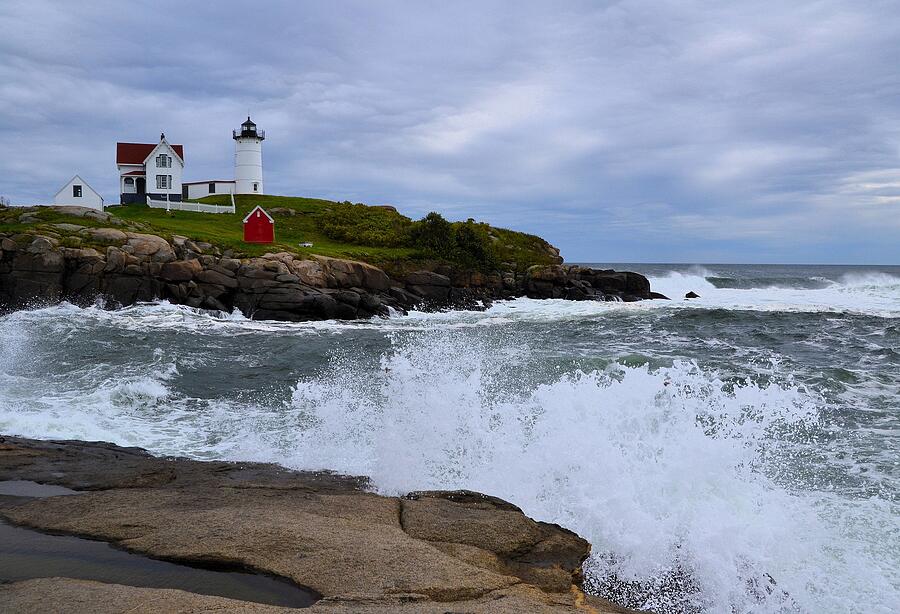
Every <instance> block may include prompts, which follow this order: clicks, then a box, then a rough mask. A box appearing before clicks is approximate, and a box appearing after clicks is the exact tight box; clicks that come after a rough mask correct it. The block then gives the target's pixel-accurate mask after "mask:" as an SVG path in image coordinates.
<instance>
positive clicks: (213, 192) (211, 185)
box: [209, 181, 216, 194]
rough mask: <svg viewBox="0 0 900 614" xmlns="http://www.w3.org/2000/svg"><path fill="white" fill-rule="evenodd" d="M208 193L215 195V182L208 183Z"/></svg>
mask: <svg viewBox="0 0 900 614" xmlns="http://www.w3.org/2000/svg"><path fill="white" fill-rule="evenodd" d="M209 193H210V194H215V193H216V184H215V182H213V181H210V182H209Z"/></svg>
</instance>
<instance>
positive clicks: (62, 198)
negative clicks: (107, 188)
mask: <svg viewBox="0 0 900 614" xmlns="http://www.w3.org/2000/svg"><path fill="white" fill-rule="evenodd" d="M53 202H54V204H57V205H77V206H79V207H90V208H91V209H97V210H99V211H103V197H102V196H100V194H99V193H97V190H95V189H94V188H92V187H91V186H89V185H88V182H87V181H85V180H84V179H82V178H81V177H79V176H78V175H75V176H74V177H72V178H71V179H69V181H68V182H67V183H66V184H65V185H64V186H63V187H61V188H60V189H59V192H57V193H56V195H55V196H54V197H53Z"/></svg>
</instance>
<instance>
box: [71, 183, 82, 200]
mask: <svg viewBox="0 0 900 614" xmlns="http://www.w3.org/2000/svg"><path fill="white" fill-rule="evenodd" d="M72 196H73V197H74V198H81V186H80V185H73V186H72Z"/></svg>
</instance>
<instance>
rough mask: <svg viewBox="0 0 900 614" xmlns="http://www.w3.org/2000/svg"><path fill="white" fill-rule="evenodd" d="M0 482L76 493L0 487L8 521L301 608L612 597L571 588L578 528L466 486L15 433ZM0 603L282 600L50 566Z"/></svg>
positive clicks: (536, 607)
mask: <svg viewBox="0 0 900 614" xmlns="http://www.w3.org/2000/svg"><path fill="white" fill-rule="evenodd" d="M0 480H32V481H35V482H40V483H47V484H55V485H60V486H66V487H68V488H73V489H76V490H79V491H82V492H81V494H79V495H78V496H50V497H47V498H43V499H28V498H22V497H11V498H4V499H0V516H2V517H3V518H5V519H6V520H7V521H9V522H11V523H14V524H17V525H20V526H24V527H31V528H36V529H40V530H43V531H52V532H60V533H64V534H73V535H80V536H85V537H90V538H93V539H100V540H103V541H107V542H111V543H113V544H115V545H117V546H119V547H122V548H125V549H127V550H129V551H132V552H137V553H142V554H146V555H149V556H152V557H155V558H160V559H163V560H169V561H174V562H183V563H191V564H200V565H206V566H215V565H227V566H229V567H231V568H242V569H247V570H253V571H257V572H263V573H268V574H272V575H276V576H279V577H283V578H287V579H289V580H291V581H293V582H295V583H296V584H298V585H300V586H305V587H309V588H310V589H312V590H314V591H316V592H317V593H318V594H320V595H322V599H321V600H320V601H318V602H317V603H316V604H315V605H314V606H312V607H311V608H310V609H309V610H308V611H312V612H569V611H571V612H575V611H586V612H626V611H627V610H623V609H620V608H617V607H616V606H614V605H612V604H609V603H607V602H605V601H603V600H599V599H596V598H593V597H587V596H585V595H584V594H583V593H582V592H581V590H580V582H581V563H582V561H583V560H584V559H585V557H587V555H588V553H589V550H590V546H589V544H588V543H587V542H585V541H584V540H583V539H581V538H579V537H578V536H577V535H575V534H574V533H571V532H570V531H567V530H565V529H562V528H560V527H558V526H556V525H552V524H548V523H542V522H536V521H534V520H532V519H530V518H528V517H527V516H525V515H524V514H523V513H522V512H521V511H520V510H519V509H518V508H516V507H515V506H514V505H512V504H510V503H507V502H505V501H502V500H500V499H496V498H493V497H489V496H485V495H482V494H479V493H474V492H470V491H454V492H420V493H411V494H409V495H407V496H406V497H403V498H398V497H384V496H379V495H375V494H372V493H370V492H367V491H366V490H365V486H366V480H365V479H364V478H358V477H348V476H340V475H335V474H331V473H325V472H315V473H313V472H297V471H289V470H286V469H283V468H280V467H278V466H275V465H265V464H258V463H225V462H201V461H192V460H187V459H173V458H156V457H153V456H150V455H149V454H147V453H146V452H145V451H143V450H140V449H136V448H121V447H118V446H114V445H112V444H105V443H89V442H57V441H37V440H29V439H23V438H18V437H0ZM0 603H2V604H5V605H4V606H3V607H7V608H13V609H12V610H9V611H33V606H34V604H42V608H41V610H42V611H47V612H56V611H59V612H62V611H67V612H88V611H91V612H121V611H148V612H149V611H160V608H163V609H165V610H167V611H176V612H193V611H210V610H216V609H223V610H224V609H228V610H229V611H247V612H276V611H286V610H283V609H280V608H277V607H274V606H265V605H260V604H254V603H247V602H240V601H234V600H229V599H227V598H224V597H211V596H204V595H198V594H193V593H188V592H184V591H178V590H172V589H150V588H137V587H132V586H123V585H116V584H97V583H94V582H89V581H83V580H74V579H60V578H54V579H40V580H24V581H19V582H14V583H11V584H7V585H3V586H0ZM104 608H106V609H104ZM0 609H2V608H0Z"/></svg>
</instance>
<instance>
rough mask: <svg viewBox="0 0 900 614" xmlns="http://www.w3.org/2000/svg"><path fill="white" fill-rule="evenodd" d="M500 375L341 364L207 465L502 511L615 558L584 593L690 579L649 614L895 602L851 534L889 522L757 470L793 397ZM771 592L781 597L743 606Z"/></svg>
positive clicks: (874, 508) (402, 360) (635, 374)
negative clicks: (306, 474) (455, 497)
mask: <svg viewBox="0 0 900 614" xmlns="http://www.w3.org/2000/svg"><path fill="white" fill-rule="evenodd" d="M487 356H491V358H490V359H487V358H486V357H487ZM497 359H498V354H497V353H496V352H493V351H488V350H486V349H485V348H478V347H473V346H471V344H470V338H466V340H465V341H464V340H462V339H457V338H455V337H454V335H453V334H452V333H442V334H439V335H438V334H436V335H426V336H419V337H417V338H416V339H415V340H406V341H402V342H398V343H397V344H396V346H395V349H394V351H393V352H392V353H390V354H388V355H386V356H385V357H384V359H383V361H382V365H381V369H380V371H379V372H377V373H372V372H369V371H362V370H359V369H354V367H353V366H352V364H348V363H346V362H343V361H340V362H339V363H338V364H334V365H332V367H333V368H332V369H330V370H329V371H328V375H323V376H322V377H320V378H315V379H310V380H303V381H300V382H298V384H297V386H296V389H295V391H294V394H293V398H292V402H291V404H290V406H289V407H287V408H285V409H284V410H283V411H281V412H279V414H278V418H277V420H278V424H279V428H272V426H273V425H272V424H271V422H270V419H271V418H270V417H268V416H267V415H266V412H264V411H263V412H262V413H260V412H259V411H258V408H257V411H255V412H254V413H253V415H252V416H250V417H248V418H247V420H243V421H242V420H236V421H235V417H234V416H233V415H232V416H231V418H230V419H231V420H232V422H231V423H230V425H229V428H227V429H222V428H220V429H218V430H219V432H222V431H225V430H227V431H230V436H226V437H225V438H223V439H222V441H221V442H220V443H219V444H218V446H219V447H218V454H220V455H224V456H228V457H234V458H237V457H240V458H247V457H251V458H255V459H257V460H267V461H276V462H280V463H284V464H287V465H289V466H293V467H297V468H306V469H319V468H329V469H334V470H338V471H342V472H348V473H353V474H364V475H369V476H371V477H372V479H373V481H374V484H375V485H376V486H377V487H378V489H379V490H380V491H382V492H385V493H391V494H397V493H403V492H406V491H408V490H413V489H427V488H438V489H448V488H471V489H475V490H480V491H483V492H489V493H492V494H495V495H499V496H501V497H505V498H507V499H509V500H511V501H514V502H516V503H517V504H519V505H521V506H522V507H523V508H524V509H525V511H526V512H527V513H529V514H531V515H533V516H535V517H537V518H540V519H543V520H548V521H552V522H557V523H560V524H562V525H564V526H567V527H569V528H572V529H574V530H575V531H577V532H579V533H580V534H581V535H583V536H585V537H586V538H588V539H589V540H590V541H591V542H592V543H593V544H594V547H595V552H596V553H598V554H605V553H611V554H612V555H613V556H614V560H609V559H605V558H603V557H602V556H598V557H596V558H595V559H594V560H593V562H592V565H591V566H590V568H591V570H592V573H593V574H594V576H595V578H602V577H606V576H609V575H610V574H615V575H616V576H617V577H618V578H619V579H622V580H630V581H636V582H641V581H643V582H651V581H652V580H653V579H654V578H659V577H660V576H662V575H664V574H666V573H668V572H671V571H672V570H673V569H676V568H682V569H687V570H689V571H690V574H691V576H692V578H693V579H694V580H695V581H696V583H697V585H698V587H699V589H698V590H697V591H696V592H694V593H690V594H676V595H657V596H655V597H654V598H653V599H652V600H650V601H648V602H646V603H643V604H641V605H643V606H645V607H654V608H660V609H662V610H668V611H676V610H677V609H678V608H681V607H685V606H686V605H693V606H696V607H700V608H702V610H703V611H706V612H725V611H736V612H782V611H809V612H839V611H845V608H846V604H848V603H853V604H856V605H860V606H862V604H865V607H864V608H862V609H863V610H865V611H867V612H889V611H891V604H896V603H897V599H898V598H900V592H898V586H897V581H898V576H897V573H896V570H893V571H892V570H891V568H890V565H891V564H892V561H893V560H895V553H891V552H890V551H889V548H882V549H881V551H878V552H874V553H873V552H872V549H873V546H874V548H875V549H876V550H877V549H878V546H877V545H875V544H873V543H872V534H871V532H866V531H861V530H862V529H864V528H865V525H864V523H865V522H873V521H874V522H880V523H881V525H882V526H880V527H878V531H880V532H881V535H882V536H885V537H888V538H896V537H898V535H900V527H898V526H897V523H896V522H894V521H893V520H892V513H896V510H895V509H894V510H892V509H891V508H890V506H886V504H884V503H883V502H877V501H873V502H865V501H862V502H858V503H857V504H855V505H853V504H851V505H850V506H848V505H847V502H846V501H843V502H842V503H843V505H841V500H840V499H839V498H837V497H834V496H833V495H830V494H825V495H821V496H820V495H817V494H812V493H808V492H806V493H800V492H794V491H793V490H792V489H789V488H785V487H783V486H779V485H778V484H776V483H775V482H773V481H772V480H771V479H769V478H768V477H766V464H767V463H769V462H784V461H785V460H786V459H785V458H778V456H777V452H781V451H782V450H780V443H779V440H778V439H777V436H776V433H778V432H781V431H783V430H785V429H792V428H795V427H797V426H802V425H804V424H808V423H810V422H815V421H816V420H817V419H818V418H817V416H818V414H817V400H816V399H814V398H811V397H809V396H808V395H807V394H805V393H803V392H802V391H801V390H800V389H799V388H797V387H794V386H791V385H785V386H776V385H771V386H768V387H760V386H756V385H752V384H749V383H747V384H745V385H740V386H737V387H734V388H732V387H731V386H729V385H727V384H725V383H724V382H722V381H720V380H718V379H717V378H716V376H715V375H714V374H711V373H707V372H704V371H703V370H701V369H700V368H698V367H697V366H696V365H694V364H690V363H678V364H676V365H674V366H673V367H671V368H666V369H658V370H650V369H648V368H647V367H640V368H624V367H615V368H613V369H611V370H609V371H605V372H591V373H580V372H579V373H575V374H567V375H563V376H561V377H559V378H558V379H556V380H555V381H550V382H547V383H544V384H539V385H534V386H527V385H523V386H522V387H520V388H517V389H516V390H510V389H509V388H507V387H505V386H504V385H502V384H500V383H499V382H500V380H502V378H498V376H499V375H500V374H501V372H502V371H505V370H507V369H510V368H515V364H516V356H515V352H507V353H506V355H505V356H504V357H503V359H502V360H500V361H499V362H498V360H497ZM248 433H251V435H249V436H248ZM795 453H802V450H801V451H799V452H795ZM773 455H774V456H773ZM773 458H776V459H777V460H773ZM892 557H894V558H892ZM876 561H877V562H879V563H880V564H881V565H883V567H881V568H880V569H879V568H878V565H875V566H874V568H873V562H876ZM863 566H865V567H866V569H865V570H863V569H862V567H863ZM770 576H771V577H772V578H775V581H776V582H777V585H776V587H777V590H775V591H773V592H772V593H771V594H768V593H765V592H763V593H762V594H757V595H756V596H752V595H750V594H748V591H747V587H748V585H751V584H753V585H756V586H763V587H765V586H768V583H769V577H770ZM861 580H862V581H861ZM732 609H733V610H732Z"/></svg>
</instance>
